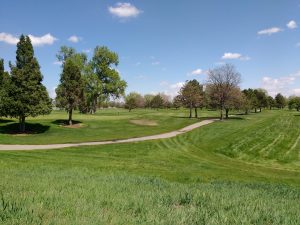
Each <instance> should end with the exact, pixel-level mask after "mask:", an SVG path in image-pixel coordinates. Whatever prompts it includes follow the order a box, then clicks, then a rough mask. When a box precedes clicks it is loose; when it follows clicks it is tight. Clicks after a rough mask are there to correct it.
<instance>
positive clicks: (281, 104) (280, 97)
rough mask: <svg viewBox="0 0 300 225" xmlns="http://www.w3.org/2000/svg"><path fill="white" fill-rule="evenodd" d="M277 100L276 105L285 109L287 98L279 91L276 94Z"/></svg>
mask: <svg viewBox="0 0 300 225" xmlns="http://www.w3.org/2000/svg"><path fill="white" fill-rule="evenodd" d="M275 101H276V106H277V108H279V109H283V108H284V107H285V105H286V100H285V97H284V96H283V95H282V94H280V93H278V94H277V95H276V96H275Z"/></svg>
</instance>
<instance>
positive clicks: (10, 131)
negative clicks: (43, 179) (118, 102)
mask: <svg viewBox="0 0 300 225" xmlns="http://www.w3.org/2000/svg"><path fill="white" fill-rule="evenodd" d="M187 115H188V112H187V111H186V110H172V109H170V110H159V111H156V110H133V111H132V112H128V110H122V109H104V110H98V112H97V113H96V114H94V115H89V114H88V115H84V114H80V113H78V112H75V114H74V116H73V119H74V120H75V123H79V124H80V125H81V126H80V128H69V127H65V126H62V125H63V124H64V122H65V120H64V119H66V118H67V113H66V112H64V111H53V112H52V113H51V114H50V115H47V116H39V117H36V118H28V119H27V124H26V127H27V130H28V134H25V135H24V134H21V135H20V134H16V132H17V131H18V124H17V120H11V119H2V120H0V144H54V143H75V142H85V141H102V140H115V139H126V138H131V137H141V136H146V135H152V134H159V133H164V132H168V131H172V130H177V129H180V128H182V127H184V126H187V125H189V124H192V123H195V122H196V120H197V119H187V118H186V116H187ZM216 115H217V112H210V111H202V116H203V117H205V116H216ZM132 120H147V121H152V122H154V123H156V124H157V126H147V125H141V124H136V123H133V122H132Z"/></svg>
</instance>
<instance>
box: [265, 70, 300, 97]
mask: <svg viewBox="0 0 300 225" xmlns="http://www.w3.org/2000/svg"><path fill="white" fill-rule="evenodd" d="M298 78H300V71H298V72H296V73H294V74H291V75H288V76H282V77H279V78H273V77H270V76H265V77H263V78H262V83H261V87H262V88H263V89H266V90H267V91H268V93H269V95H271V96H275V95H276V94H277V93H281V94H283V95H286V96H289V95H292V94H295V93H294V92H295V90H296V91H297V90H298V89H293V88H292V85H294V84H295V81H296V80H297V79H298Z"/></svg>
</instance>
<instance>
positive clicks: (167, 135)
mask: <svg viewBox="0 0 300 225" xmlns="http://www.w3.org/2000/svg"><path fill="white" fill-rule="evenodd" d="M215 121H217V119H208V120H203V121H201V122H197V123H194V124H192V125H189V126H187V127H184V128H182V129H180V130H176V131H171V132H168V133H164V134H156V135H151V136H145V137H137V138H129V139H121V140H113V141H94V142H81V143H67V144H49V145H2V144H0V151H5V150H17V151H20V150H44V149H58V148H69V147H78V146H92V145H108V144H116V143H128V142H139V141H148V140H157V139H165V138H171V137H175V136H177V135H179V134H183V133H186V132H189V131H191V130H194V129H196V128H198V127H202V126H204V125H207V124H210V123H213V122H215Z"/></svg>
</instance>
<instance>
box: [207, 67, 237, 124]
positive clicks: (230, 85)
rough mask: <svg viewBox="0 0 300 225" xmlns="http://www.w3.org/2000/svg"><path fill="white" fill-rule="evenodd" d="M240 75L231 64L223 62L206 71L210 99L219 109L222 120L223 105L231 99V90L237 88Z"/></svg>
mask: <svg viewBox="0 0 300 225" xmlns="http://www.w3.org/2000/svg"><path fill="white" fill-rule="evenodd" d="M240 81H241V75H240V74H239V73H238V72H237V71H236V69H235V67H234V66H233V65H231V64H225V65H223V66H220V67H217V68H215V69H213V70H209V72H208V81H207V87H206V89H207V90H208V93H209V95H210V99H211V100H212V101H214V102H215V103H216V104H217V106H218V108H219V109H220V119H221V120H223V117H224V109H225V105H226V103H227V102H228V101H230V99H231V94H232V90H233V89H234V88H238V86H239V84H240Z"/></svg>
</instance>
